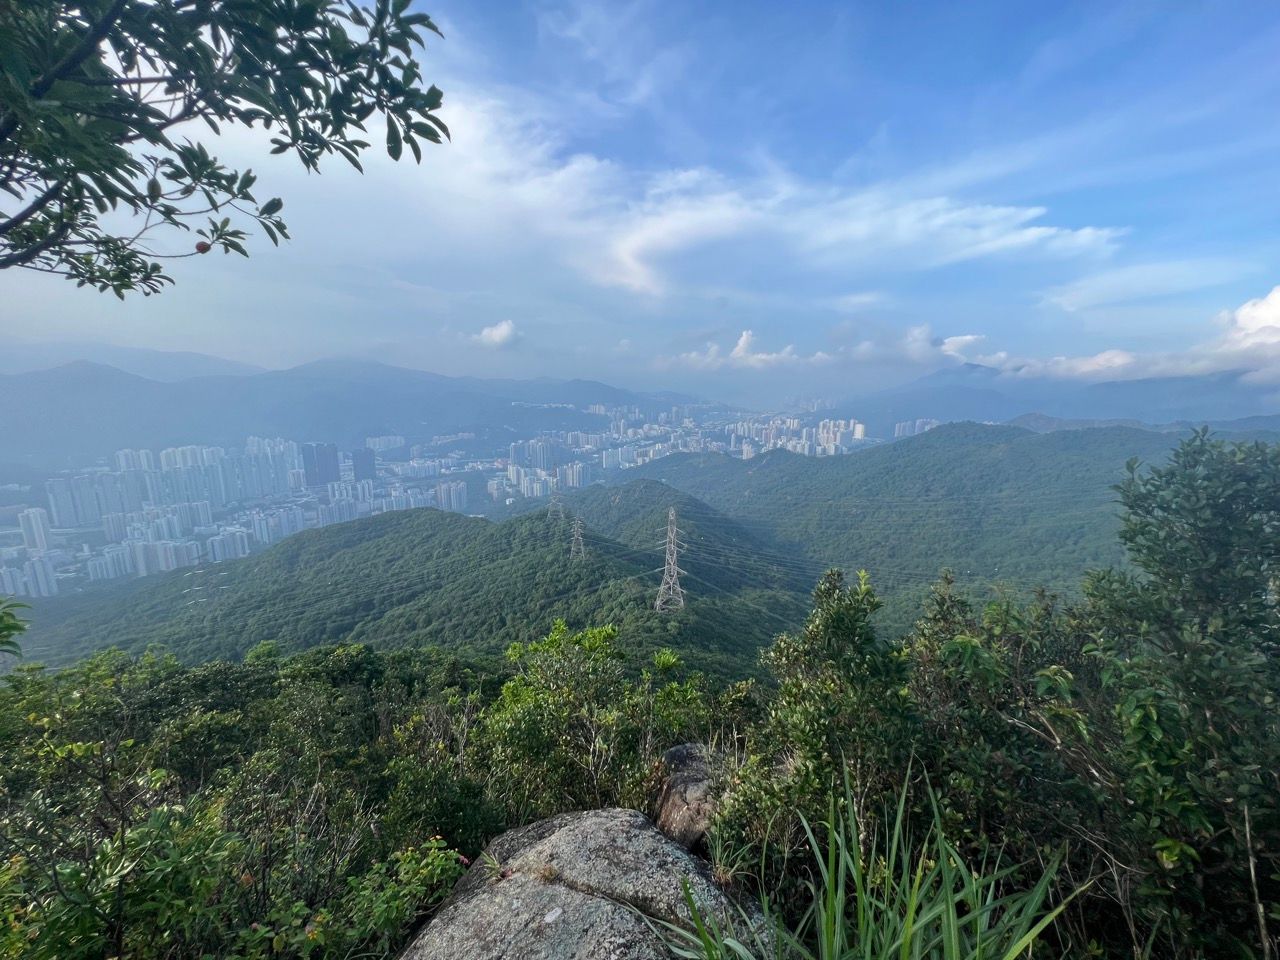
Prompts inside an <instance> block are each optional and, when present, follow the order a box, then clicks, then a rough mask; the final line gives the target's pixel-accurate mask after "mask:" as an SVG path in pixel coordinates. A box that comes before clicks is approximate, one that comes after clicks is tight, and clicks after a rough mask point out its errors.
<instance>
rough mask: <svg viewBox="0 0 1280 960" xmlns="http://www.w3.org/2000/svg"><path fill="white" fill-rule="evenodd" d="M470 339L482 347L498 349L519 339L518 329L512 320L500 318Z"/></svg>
mask: <svg viewBox="0 0 1280 960" xmlns="http://www.w3.org/2000/svg"><path fill="white" fill-rule="evenodd" d="M471 339H472V340H474V341H475V342H476V343H478V344H480V345H481V346H482V347H489V348H490V349H492V350H500V349H502V348H503V347H509V346H511V345H512V344H514V343H515V342H516V341H517V340H518V339H520V331H518V330H517V329H516V325H515V323H514V321H511V320H502V321H500V322H498V323H495V324H494V325H493V326H491V327H485V328H484V329H483V330H481V331H480V332H479V333H477V334H475V335H474V336H472V338H471Z"/></svg>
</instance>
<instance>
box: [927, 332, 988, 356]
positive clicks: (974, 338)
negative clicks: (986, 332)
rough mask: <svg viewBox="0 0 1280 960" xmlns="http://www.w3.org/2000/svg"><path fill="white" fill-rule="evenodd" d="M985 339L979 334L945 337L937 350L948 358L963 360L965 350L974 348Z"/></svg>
mask: <svg viewBox="0 0 1280 960" xmlns="http://www.w3.org/2000/svg"><path fill="white" fill-rule="evenodd" d="M985 339H987V338H986V337H985V336H983V335H982V334H980V333H966V334H961V335H960V336H956V337H946V338H945V339H944V340H943V341H942V343H941V344H939V345H938V348H939V349H940V350H941V351H942V352H943V353H945V354H946V355H947V356H949V357H956V358H958V359H960V360H963V359H964V352H965V350H966V349H968V348H969V347H972V346H976V345H977V344H979V343H981V342H982V341H983V340H985Z"/></svg>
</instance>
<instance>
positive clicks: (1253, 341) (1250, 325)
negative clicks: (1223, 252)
mask: <svg viewBox="0 0 1280 960" xmlns="http://www.w3.org/2000/svg"><path fill="white" fill-rule="evenodd" d="M1215 320H1216V323H1217V324H1218V326H1219V327H1220V328H1221V330H1222V332H1221V334H1220V335H1219V336H1217V337H1215V338H1213V339H1209V340H1206V341H1204V342H1203V343H1200V344H1197V345H1196V346H1194V347H1192V348H1190V349H1188V350H1183V351H1170V352H1163V353H1137V352H1134V351H1131V350H1118V349H1111V350H1102V351H1100V352H1098V353H1093V354H1085V355H1081V356H1055V357H1020V356H1016V355H1013V354H1010V353H1008V352H1007V351H996V352H994V353H988V354H982V353H976V354H974V353H970V352H969V348H970V347H973V346H975V345H976V344H977V343H978V342H980V341H981V340H982V339H983V338H981V337H949V338H947V340H945V341H943V351H942V352H943V353H946V354H948V355H951V356H954V357H955V358H957V359H959V360H966V361H969V362H972V363H981V364H984V365H986V366H990V367H995V368H997V369H999V370H1001V371H1004V372H1005V373H1008V374H1010V375H1012V376H1017V377H1053V378H1069V379H1085V380H1128V379H1136V378H1139V377H1170V376H1184V375H1198V374H1210V373H1223V372H1226V371H1236V370H1238V371H1245V372H1246V375H1247V378H1248V379H1251V380H1254V381H1258V382H1273V381H1280V286H1277V287H1275V288H1273V289H1272V290H1271V292H1270V293H1268V294H1267V295H1266V296H1265V297H1258V298H1256V299H1254V300H1249V301H1247V302H1246V303H1243V304H1241V305H1240V306H1239V307H1237V308H1236V309H1234V310H1226V311H1223V312H1222V313H1220V314H1218V316H1217V317H1216V318H1215Z"/></svg>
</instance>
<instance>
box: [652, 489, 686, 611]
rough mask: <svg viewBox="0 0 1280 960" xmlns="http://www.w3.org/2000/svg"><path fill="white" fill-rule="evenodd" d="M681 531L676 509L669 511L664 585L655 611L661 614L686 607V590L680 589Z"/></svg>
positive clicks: (659, 588)
mask: <svg viewBox="0 0 1280 960" xmlns="http://www.w3.org/2000/svg"><path fill="white" fill-rule="evenodd" d="M681 546H682V544H681V542H680V529H679V528H678V527H677V526H676V508H675V507H672V508H671V509H670V510H668V511H667V562H666V564H665V566H664V567H663V569H662V585H661V586H660V587H658V599H657V600H655V601H654V604H653V609H655V610H657V611H658V612H659V613H666V612H667V611H669V610H679V609H681V608H682V607H683V606H684V590H683V589H682V588H681V587H680V574H682V573H684V571H683V570H681V569H680V547H681Z"/></svg>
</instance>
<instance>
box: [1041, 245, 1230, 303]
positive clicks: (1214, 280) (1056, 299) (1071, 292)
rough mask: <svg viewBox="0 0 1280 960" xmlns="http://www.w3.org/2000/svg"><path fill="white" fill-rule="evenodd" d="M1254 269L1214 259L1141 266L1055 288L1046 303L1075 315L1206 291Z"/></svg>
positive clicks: (1089, 277)
mask: <svg viewBox="0 0 1280 960" xmlns="http://www.w3.org/2000/svg"><path fill="white" fill-rule="evenodd" d="M1250 269H1251V267H1250V266H1249V265H1248V264H1244V263H1240V262H1237V261H1234V260H1220V259H1213V258H1204V259H1198V260H1164V261H1159V262H1155V263H1140V264H1134V265H1132V266H1128V267H1119V268H1117V269H1114V270H1104V271H1102V272H1100V273H1095V274H1092V275H1090V276H1087V277H1083V278H1081V279H1079V280H1076V281H1074V282H1072V283H1068V284H1064V285H1062V286H1059V287H1054V288H1052V289H1050V290H1047V291H1045V293H1044V301H1045V302H1046V303H1050V304H1053V305H1054V306H1058V307H1061V308H1062V309H1063V310H1068V311H1072V312H1075V311H1078V310H1088V309H1090V308H1092V307H1101V306H1107V305H1110V304H1119V303H1132V302H1134V301H1138V300H1148V299H1153V298H1156V297H1167V296H1172V295H1175V294H1180V293H1190V292H1192V291H1195V290H1206V289H1209V288H1211V287H1216V286H1221V285H1222V284H1226V283H1230V282H1232V281H1233V280H1237V279H1239V278H1240V277H1241V276H1243V275H1244V274H1245V273H1247V272H1248V271H1249V270H1250Z"/></svg>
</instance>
